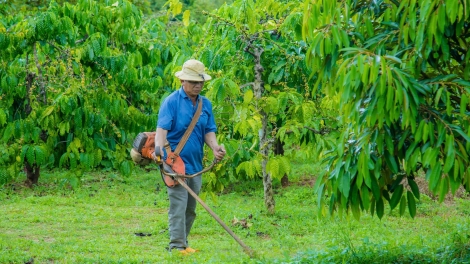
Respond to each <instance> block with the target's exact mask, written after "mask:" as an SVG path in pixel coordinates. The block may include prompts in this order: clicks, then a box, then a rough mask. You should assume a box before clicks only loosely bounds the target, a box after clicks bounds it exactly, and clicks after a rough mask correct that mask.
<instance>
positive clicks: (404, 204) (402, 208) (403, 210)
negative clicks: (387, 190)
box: [400, 195, 406, 216]
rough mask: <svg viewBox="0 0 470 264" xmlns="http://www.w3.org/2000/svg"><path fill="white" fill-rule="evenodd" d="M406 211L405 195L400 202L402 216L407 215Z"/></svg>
mask: <svg viewBox="0 0 470 264" xmlns="http://www.w3.org/2000/svg"><path fill="white" fill-rule="evenodd" d="M405 210H406V197H405V195H403V196H402V197H401V200H400V216H403V215H404V214H405Z"/></svg>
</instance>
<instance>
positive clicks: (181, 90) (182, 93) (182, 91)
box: [178, 86, 199, 101]
mask: <svg viewBox="0 0 470 264" xmlns="http://www.w3.org/2000/svg"><path fill="white" fill-rule="evenodd" d="M178 93H179V95H180V96H181V97H183V98H188V99H189V96H188V95H187V94H186V92H185V91H184V89H183V86H181V87H180V89H179V90H178ZM198 100H199V95H197V98H196V101H198Z"/></svg>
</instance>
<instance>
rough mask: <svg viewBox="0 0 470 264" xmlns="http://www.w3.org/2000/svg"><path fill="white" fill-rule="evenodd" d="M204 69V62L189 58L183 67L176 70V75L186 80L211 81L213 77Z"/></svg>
mask: <svg viewBox="0 0 470 264" xmlns="http://www.w3.org/2000/svg"><path fill="white" fill-rule="evenodd" d="M204 70H205V67H204V64H203V63H202V62H200V61H198V60H187V61H186V62H185V63H184V64H183V69H182V70H181V71H178V72H176V73H175V76H176V77H178V78H179V79H180V80H185V81H197V82H202V81H209V80H210V79H212V77H211V76H209V75H207V74H206V73H205V72H204Z"/></svg>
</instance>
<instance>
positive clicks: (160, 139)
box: [155, 127, 168, 156]
mask: <svg viewBox="0 0 470 264" xmlns="http://www.w3.org/2000/svg"><path fill="white" fill-rule="evenodd" d="M167 134H168V130H165V129H163V128H159V127H158V128H157V134H156V135H155V147H157V146H159V147H160V154H161V155H162V156H163V147H164V146H165V143H166V135H167Z"/></svg>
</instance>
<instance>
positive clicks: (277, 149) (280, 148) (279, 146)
mask: <svg viewBox="0 0 470 264" xmlns="http://www.w3.org/2000/svg"><path fill="white" fill-rule="evenodd" d="M274 154H275V155H283V156H284V143H283V142H281V140H280V139H279V138H276V143H275V144H274ZM281 186H282V187H287V186H289V176H287V173H286V174H284V175H283V176H282V178H281Z"/></svg>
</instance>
